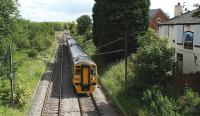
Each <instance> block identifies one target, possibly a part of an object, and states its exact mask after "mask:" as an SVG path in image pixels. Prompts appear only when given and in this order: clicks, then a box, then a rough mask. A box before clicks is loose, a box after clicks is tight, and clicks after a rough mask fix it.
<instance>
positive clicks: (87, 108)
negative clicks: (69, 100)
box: [78, 94, 101, 116]
mask: <svg viewBox="0 0 200 116" xmlns="http://www.w3.org/2000/svg"><path fill="white" fill-rule="evenodd" d="M78 102H79V108H80V113H81V116H101V113H100V111H99V109H98V107H97V104H96V102H95V99H94V97H93V95H92V94H89V95H78Z"/></svg>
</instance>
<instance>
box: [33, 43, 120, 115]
mask: <svg viewBox="0 0 200 116" xmlns="http://www.w3.org/2000/svg"><path fill="white" fill-rule="evenodd" d="M67 51H68V48H67V47H66V46H64V45H63V44H62V43H60V44H59V46H58V49H57V52H56V55H55V58H54V63H52V66H51V68H50V69H49V70H48V71H47V72H49V74H48V75H47V76H45V78H42V79H41V81H40V85H39V87H38V88H37V92H36V95H35V97H34V99H33V101H32V102H33V103H32V107H31V109H30V112H29V115H30V116H38V115H41V116H117V113H115V112H114V109H113V108H112V107H111V106H110V105H109V103H108V101H107V100H106V99H105V95H104V94H103V93H102V92H98V91H99V89H100V88H97V89H96V90H95V92H94V93H93V94H88V95H78V94H76V92H75V89H74V87H73V84H72V75H71V67H70V57H69V53H68V52H67ZM43 79H44V80H43ZM43 81H45V83H46V84H41V83H44V82H43ZM47 82H48V84H47ZM95 93H97V95H96V94H95Z"/></svg>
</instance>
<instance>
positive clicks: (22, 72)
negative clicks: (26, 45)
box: [0, 40, 57, 116]
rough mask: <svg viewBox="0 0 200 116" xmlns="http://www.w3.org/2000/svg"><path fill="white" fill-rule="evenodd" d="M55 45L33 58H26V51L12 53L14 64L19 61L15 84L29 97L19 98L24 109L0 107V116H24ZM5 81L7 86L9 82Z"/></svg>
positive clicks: (55, 43) (54, 43)
mask: <svg viewBox="0 0 200 116" xmlns="http://www.w3.org/2000/svg"><path fill="white" fill-rule="evenodd" d="M56 45H57V41H56V40H55V41H54V42H53V44H52V45H51V46H50V47H49V48H48V49H47V50H45V51H42V52H40V53H38V55H37V56H36V57H34V58H28V57H27V51H26V50H25V51H16V52H15V53H14V62H17V61H19V62H18V63H16V66H17V67H19V68H18V69H17V70H16V73H15V83H18V84H17V85H18V86H17V87H19V88H22V89H24V90H25V93H26V94H28V96H29V97H28V98H21V99H23V100H25V107H22V108H19V109H16V108H14V109H12V108H10V107H9V106H0V116H2V115H3V116H23V115H24V116H25V115H26V114H27V111H28V108H29V105H30V102H31V98H32V96H33V94H34V92H35V89H36V86H37V83H38V81H39V79H40V76H41V73H42V72H43V70H44V69H45V67H46V63H47V62H49V61H50V60H51V58H52V53H53V51H54V49H55V48H56ZM21 59H22V60H21ZM18 79H19V80H20V81H19V80H18ZM7 81H8V86H9V80H7ZM15 92H16V91H15ZM16 94H17V93H15V95H16ZM22 97H23V96H22Z"/></svg>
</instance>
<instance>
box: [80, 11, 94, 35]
mask: <svg viewBox="0 0 200 116" xmlns="http://www.w3.org/2000/svg"><path fill="white" fill-rule="evenodd" d="M76 22H77V23H78V24H77V32H78V34H84V33H85V32H86V31H87V30H89V29H91V25H92V19H91V18H90V16H88V15H83V16H80V17H79V18H78V19H77V20H76Z"/></svg>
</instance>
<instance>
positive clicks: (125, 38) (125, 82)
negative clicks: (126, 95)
mask: <svg viewBox="0 0 200 116" xmlns="http://www.w3.org/2000/svg"><path fill="white" fill-rule="evenodd" d="M124 44H125V81H124V85H125V91H126V90H127V37H126V31H125V34H124Z"/></svg>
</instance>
